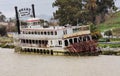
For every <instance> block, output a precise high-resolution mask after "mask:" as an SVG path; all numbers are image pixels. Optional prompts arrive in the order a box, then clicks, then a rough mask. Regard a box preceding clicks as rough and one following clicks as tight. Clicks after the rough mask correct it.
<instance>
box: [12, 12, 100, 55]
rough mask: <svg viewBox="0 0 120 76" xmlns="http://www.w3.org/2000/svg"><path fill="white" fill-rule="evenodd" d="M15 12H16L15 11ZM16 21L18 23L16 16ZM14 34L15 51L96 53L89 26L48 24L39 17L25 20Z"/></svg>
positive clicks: (68, 53)
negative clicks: (22, 25) (24, 23)
mask: <svg viewBox="0 0 120 76" xmlns="http://www.w3.org/2000/svg"><path fill="white" fill-rule="evenodd" d="M16 13H17V12H16ZM16 18H17V21H18V22H17V23H19V20H18V17H16ZM26 22H27V26H26V27H20V25H19V24H18V25H17V26H18V34H17V35H15V36H14V40H15V42H14V43H15V45H16V50H15V51H16V52H20V53H38V54H51V55H98V54H99V53H98V50H97V42H95V40H93V39H92V36H91V34H90V26H89V25H83V26H71V25H69V24H67V25H65V26H49V25H46V24H41V22H40V19H39V18H35V17H34V18H30V19H28V20H26Z"/></svg>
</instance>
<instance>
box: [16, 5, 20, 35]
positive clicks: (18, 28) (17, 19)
mask: <svg viewBox="0 0 120 76" xmlns="http://www.w3.org/2000/svg"><path fill="white" fill-rule="evenodd" d="M15 13H16V26H17V30H18V34H20V21H19V16H18V9H17V6H15Z"/></svg>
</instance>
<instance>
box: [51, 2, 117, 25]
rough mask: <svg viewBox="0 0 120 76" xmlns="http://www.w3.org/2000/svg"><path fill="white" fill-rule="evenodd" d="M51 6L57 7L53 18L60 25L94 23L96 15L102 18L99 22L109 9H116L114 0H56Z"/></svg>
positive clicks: (103, 18) (103, 19)
mask: <svg viewBox="0 0 120 76" xmlns="http://www.w3.org/2000/svg"><path fill="white" fill-rule="evenodd" d="M53 7H58V10H56V12H54V18H55V19H57V20H59V24H60V25H62V26H64V25H66V24H71V25H77V24H78V23H82V24H87V23H92V24H94V25H95V24H96V23H95V20H96V16H97V15H100V16H101V18H102V19H101V21H100V22H104V21H105V14H108V13H109V10H114V11H115V10H117V8H116V6H115V2H114V0H56V1H55V2H54V3H53Z"/></svg>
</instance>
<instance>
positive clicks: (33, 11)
mask: <svg viewBox="0 0 120 76" xmlns="http://www.w3.org/2000/svg"><path fill="white" fill-rule="evenodd" d="M32 13H33V17H34V18H35V8H34V4H32Z"/></svg>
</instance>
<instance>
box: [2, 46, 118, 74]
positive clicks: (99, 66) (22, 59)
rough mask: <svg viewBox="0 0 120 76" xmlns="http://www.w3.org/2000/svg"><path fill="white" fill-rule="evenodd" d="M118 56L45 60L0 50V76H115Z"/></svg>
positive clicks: (58, 57)
mask: <svg viewBox="0 0 120 76" xmlns="http://www.w3.org/2000/svg"><path fill="white" fill-rule="evenodd" d="M119 65H120V57H119V56H96V57H95V56H94V57H75V56H74V57H72V56H45V55H35V54H17V53H14V50H10V49H1V48H0V76H119V75H120V66H119Z"/></svg>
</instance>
